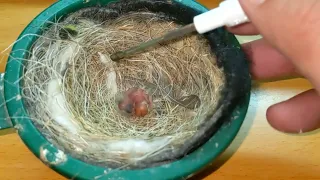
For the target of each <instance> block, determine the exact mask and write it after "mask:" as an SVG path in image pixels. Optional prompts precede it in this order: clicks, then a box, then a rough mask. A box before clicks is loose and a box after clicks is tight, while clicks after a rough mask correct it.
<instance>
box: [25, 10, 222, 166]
mask: <svg viewBox="0 0 320 180" xmlns="http://www.w3.org/2000/svg"><path fill="white" fill-rule="evenodd" d="M178 27H180V25H178V24H176V23H174V22H173V21H170V20H167V19H164V18H162V17H161V16H158V15H157V14H154V13H151V12H137V13H128V14H124V15H121V16H119V17H117V18H115V19H112V20H111V19H110V20H107V21H104V22H103V23H97V22H96V21H94V20H92V19H89V18H84V17H80V16H79V17H78V16H77V13H75V14H74V15H70V17H69V18H67V19H66V20H64V21H61V22H56V23H52V25H51V26H50V28H48V29H46V30H45V32H44V33H43V34H42V35H41V36H39V38H38V39H37V40H36V42H35V44H34V45H33V47H32V49H31V50H30V56H29V58H28V59H26V60H25V61H27V63H26V64H25V71H24V75H23V80H24V81H23V98H24V99H25V103H26V107H27V110H28V113H29V115H30V117H31V118H32V119H33V121H34V122H35V123H36V124H37V126H38V127H39V129H41V131H42V133H43V134H44V135H45V136H46V137H47V138H48V139H49V140H50V141H52V142H53V143H55V144H56V145H58V146H59V147H61V148H62V149H64V150H65V151H66V152H70V153H71V154H72V155H74V156H76V157H79V158H81V159H84V160H85V161H93V162H96V163H102V164H103V163H105V164H113V166H117V167H119V166H120V165H121V166H123V165H124V164H132V163H137V162H138V161H140V160H143V159H146V158H150V157H152V156H153V155H155V154H159V153H161V152H162V151H164V150H165V149H166V148H179V146H181V145H182V144H184V142H185V141H186V140H188V139H190V138H191V137H192V136H193V135H194V134H195V133H196V132H197V130H198V126H199V124H201V123H202V122H203V121H204V120H205V118H206V116H207V115H208V114H210V113H212V112H213V111H214V109H215V108H216V106H217V104H218V101H219V100H220V92H221V89H222V88H223V86H224V73H223V71H222V70H221V69H219V68H218V67H217V65H216V59H215V56H214V54H212V53H211V52H210V47H209V44H208V42H207V40H206V39H205V38H203V37H201V36H199V35H196V34H193V35H190V36H188V37H184V38H182V39H179V40H176V41H172V42H170V43H167V44H162V45H159V46H158V47H155V48H152V49H149V50H148V51H145V52H142V53H139V54H136V55H133V56H131V57H128V58H125V59H122V60H120V61H119V62H113V61H112V60H111V59H110V55H111V54H112V53H114V52H116V51H119V50H124V49H126V48H128V47H132V46H135V45H138V44H139V43H141V42H144V41H147V40H150V39H152V38H155V37H159V36H161V35H162V34H164V33H165V32H168V31H169V30H173V29H175V28H178Z"/></svg>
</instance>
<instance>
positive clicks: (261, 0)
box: [249, 0, 265, 5]
mask: <svg viewBox="0 0 320 180" xmlns="http://www.w3.org/2000/svg"><path fill="white" fill-rule="evenodd" d="M249 2H250V3H251V4H253V5H261V4H263V3H264V2H265V0H249Z"/></svg>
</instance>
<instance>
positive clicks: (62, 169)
mask: <svg viewBox="0 0 320 180" xmlns="http://www.w3.org/2000/svg"><path fill="white" fill-rule="evenodd" d="M177 1H178V2H180V3H183V4H185V5H187V6H189V7H192V8H195V9H198V10H200V11H203V12H205V11H207V9H206V8H205V7H204V6H202V5H200V4H199V3H197V2H194V1H193V0H177ZM109 2H111V1H110V0H100V1H99V3H100V4H101V5H103V4H107V3H109ZM96 3H97V1H94V0H91V1H89V2H87V1H83V0H61V1H58V2H56V3H55V4H53V5H51V6H50V7H48V8H47V9H45V10H44V11H43V12H42V13H40V14H39V15H38V16H37V17H36V18H34V20H33V21H32V22H31V23H30V24H29V25H28V26H27V27H26V28H25V29H24V31H23V32H22V33H21V34H20V36H19V38H18V39H19V41H18V42H17V43H16V44H15V45H14V46H13V48H12V52H11V54H10V55H11V56H10V58H9V59H8V63H7V66H6V72H5V73H4V79H1V82H0V83H1V84H0V87H4V88H3V90H4V97H3V96H1V98H2V99H0V100H1V104H3V106H1V108H0V115H1V117H2V118H1V121H0V129H4V128H8V127H13V126H14V127H15V128H16V129H17V132H18V134H19V136H20V137H21V139H22V140H23V142H24V143H25V144H26V146H27V147H28V148H29V149H30V150H31V151H32V152H33V153H34V154H35V155H36V156H37V157H38V158H39V159H40V160H41V161H42V162H43V163H45V164H46V165H48V166H49V167H50V168H52V169H53V170H55V171H57V172H58V173H60V174H61V175H63V176H65V177H67V178H69V179H86V180H88V179H113V178H115V179H147V178H150V177H152V179H184V178H187V177H190V176H191V175H192V174H194V173H197V172H198V171H199V170H201V169H202V168H204V167H205V166H206V165H208V164H209V163H211V161H212V160H213V159H215V158H216V157H217V156H218V155H220V154H221V153H222V152H223V151H224V150H225V149H226V148H227V147H228V146H229V145H230V144H231V142H232V141H233V139H234V137H235V136H236V135H237V133H238V131H239V129H240V127H241V125H242V123H243V120H244V119H245V116H246V113H247V109H248V104H249V100H250V93H248V94H247V95H246V96H245V97H244V98H243V99H242V100H241V102H240V103H239V104H238V105H237V107H236V108H235V109H234V111H233V113H232V117H233V121H232V123H231V124H229V125H226V126H223V127H222V128H221V129H220V130H219V131H218V132H217V133H216V134H215V135H214V136H213V137H212V138H211V139H210V140H209V141H208V142H206V143H205V144H204V145H203V146H202V147H201V148H199V149H197V150H195V151H194V152H193V153H191V154H189V155H188V156H186V157H184V158H182V159H180V160H177V161H174V162H172V163H170V164H166V165H162V166H157V167H153V168H147V169H142V170H114V169H109V168H104V167H100V166H94V165H90V164H87V163H85V162H82V161H80V160H78V159H75V158H73V157H71V156H69V155H67V154H64V153H63V152H62V151H61V150H59V149H58V148H57V147H56V146H54V145H53V144H51V143H50V142H49V141H47V140H46V139H45V138H44V136H43V135H42V134H41V133H40V132H39V131H38V130H37V129H36V127H35V126H34V125H33V123H32V121H31V120H30V118H29V117H28V114H27V112H26V109H25V108H24V105H23V100H22V99H21V95H20V94H21V89H20V88H21V87H20V83H19V81H20V77H21V75H22V73H23V65H22V64H21V62H20V61H19V60H18V59H19V57H20V58H21V57H24V55H25V54H24V52H23V51H19V49H20V50H21V49H30V45H31V43H32V42H33V41H34V40H35V39H36V37H35V36H29V35H30V34H39V33H40V32H41V27H44V26H46V24H45V22H46V21H48V20H53V19H54V18H55V17H60V16H63V15H66V14H68V13H70V12H73V11H75V10H77V9H79V8H83V7H87V6H92V5H94V4H96ZM229 36H230V39H233V42H232V43H233V44H235V45H237V46H238V47H239V48H240V44H239V42H238V41H237V39H236V38H235V36H233V35H231V34H230V35H229ZM1 77H3V76H1ZM3 81H4V82H3ZM2 83H3V85H2ZM1 91H2V89H1ZM1 95H2V94H1ZM8 114H9V115H10V116H8ZM8 117H11V119H9V118H8ZM226 134H227V135H228V136H226Z"/></svg>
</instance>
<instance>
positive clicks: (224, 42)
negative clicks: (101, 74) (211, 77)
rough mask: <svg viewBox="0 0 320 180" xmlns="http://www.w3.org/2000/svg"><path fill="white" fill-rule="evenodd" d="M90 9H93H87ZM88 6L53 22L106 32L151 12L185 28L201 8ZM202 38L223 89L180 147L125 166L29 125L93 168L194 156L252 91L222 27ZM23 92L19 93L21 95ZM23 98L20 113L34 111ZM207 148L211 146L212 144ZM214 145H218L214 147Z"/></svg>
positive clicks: (133, 4)
mask: <svg viewBox="0 0 320 180" xmlns="http://www.w3.org/2000/svg"><path fill="white" fill-rule="evenodd" d="M106 2H107V1H104V3H106ZM191 4H192V3H191ZM91 5H93V6H92V7H90V6H91ZM194 5H195V4H194ZM86 6H88V7H86V8H83V9H80V10H79V9H73V10H72V11H73V12H74V14H70V12H69V13H67V14H66V15H65V16H63V17H59V18H57V19H59V22H62V23H63V22H68V23H66V24H64V25H68V24H70V22H72V23H73V25H79V24H81V23H80V22H79V19H85V20H91V21H92V22H94V25H102V27H105V28H108V26H107V25H106V24H107V23H106V22H110V21H113V20H117V19H118V18H119V17H123V16H124V15H128V14H130V13H138V14H140V15H142V16H143V14H145V15H146V17H150V14H152V17H153V18H154V17H156V18H158V19H160V20H162V21H166V22H174V24H177V25H186V24H189V23H192V20H193V17H194V16H195V15H197V14H199V13H201V10H199V9H197V8H192V7H191V6H188V5H185V4H182V3H179V2H175V1H164V0H163V1H162V0H161V1H148V0H145V1H117V2H112V3H107V5H101V6H97V4H96V3H93V4H90V3H88V4H87V5H86ZM154 15H155V16H154ZM75 17H76V18H75ZM55 24H56V23H55ZM55 24H54V23H48V24H46V25H45V26H43V29H42V34H45V33H46V32H49V31H50V28H51V31H52V30H53V29H55V28H52V27H53V26H55ZM56 27H57V29H58V31H59V32H61V30H65V29H63V28H61V29H59V28H58V26H56ZM76 31H77V30H76ZM72 32H73V31H67V35H68V37H61V34H59V38H60V40H62V41H69V40H70V39H68V38H72ZM77 33H78V32H77ZM199 37H200V36H199ZM203 37H204V38H205V40H206V41H203V43H204V44H206V45H207V46H208V48H210V50H211V54H210V56H211V57H212V58H211V60H212V61H214V63H213V64H214V65H215V66H216V67H217V68H218V69H220V70H221V72H223V74H222V75H223V77H222V79H223V85H222V86H221V87H223V88H222V89H219V98H218V100H217V102H216V104H215V105H214V106H212V107H211V106H210V107H207V109H211V111H208V113H207V114H205V116H204V117H203V119H202V121H201V122H200V123H199V124H197V128H196V129H197V131H196V132H194V133H193V134H192V136H190V137H189V138H187V139H185V141H184V142H183V143H182V144H180V145H179V146H178V148H175V147H173V146H168V147H167V148H164V149H163V150H161V151H160V152H157V153H153V154H152V156H149V157H148V158H140V159H139V160H135V161H132V162H129V163H128V162H127V161H125V162H122V161H109V162H108V161H104V160H103V159H104V158H105V157H100V158H93V156H91V154H89V155H88V154H84V153H83V151H78V152H77V151H76V149H75V147H73V149H72V148H70V147H65V146H64V142H61V139H63V138H61V136H64V135H63V134H62V131H61V132H59V129H57V132H58V133H57V132H52V131H51V132H50V131H48V128H47V126H45V125H44V124H45V123H42V124H41V123H39V121H38V120H35V119H33V120H32V121H33V123H34V124H35V125H36V126H37V128H38V130H39V131H40V132H41V134H42V135H43V136H45V137H46V139H48V140H49V141H50V143H53V144H54V145H55V146H57V147H58V148H59V149H61V150H63V152H65V153H67V154H70V155H71V156H72V157H75V158H77V159H80V160H82V161H84V162H88V163H90V164H93V165H98V166H106V167H111V168H115V169H143V168H151V167H157V166H160V165H165V164H168V163H170V164H172V163H173V162H176V161H179V160H180V159H181V158H183V157H185V158H186V155H191V154H192V152H194V151H195V150H198V149H199V148H200V149H202V148H203V147H204V144H205V143H206V142H208V141H210V140H211V139H212V137H213V136H218V135H217V133H219V130H221V129H223V128H228V126H230V125H231V124H232V123H233V121H236V120H237V119H238V118H239V116H243V113H244V114H245V112H240V111H239V106H242V108H244V110H246V108H247V105H246V103H247V101H248V98H247V97H248V94H249V91H250V77H249V71H248V65H247V61H246V58H245V56H244V54H243V52H242V51H241V49H240V47H239V44H238V43H237V41H236V39H235V37H234V36H233V35H231V34H229V33H228V32H226V31H225V30H223V29H218V30H215V31H212V32H209V33H207V34H205V35H203ZM37 38H38V37H37ZM34 40H36V39H34ZM41 43H43V44H42V45H43V46H45V43H46V42H44V41H43V42H41ZM41 43H40V44H41ZM38 44H39V41H38ZM30 45H31V43H30ZM34 47H35V46H34V44H33V46H30V51H29V52H32V48H34ZM27 55H28V56H27ZM32 55H34V54H32V53H26V55H25V56H24V58H25V59H29V61H28V60H27V61H26V62H22V64H24V67H26V69H24V72H23V71H21V72H20V73H19V74H20V75H21V77H23V75H24V74H25V73H26V72H27V71H28V68H29V69H30V67H32V65H34V64H32V63H30V62H31V61H30V57H32ZM38 55H39V54H38ZM14 57H15V56H12V57H11V59H9V62H8V66H7V70H8V69H10V68H12V67H13V66H14V62H11V61H12V60H14V61H17V59H18V61H22V60H21V58H20V59H19V58H17V59H14ZM100 58H101V57H100ZM168 61H170V59H168ZM133 63H135V62H133ZM30 64H31V66H30ZM20 65H21V64H20ZM60 66H61V65H60ZM59 68H60V67H59ZM60 69H61V68H60ZM21 70H22V69H21ZM66 72H68V70H66ZM34 76H37V74H34ZM21 77H19V78H18V79H21V80H22V81H21V82H19V83H20V86H22V89H23V90H25V89H26V88H25V84H26V80H25V79H23V78H21ZM5 78H6V80H7V82H9V83H7V87H10V88H12V89H15V86H13V85H12V83H10V81H11V82H13V81H14V82H16V80H15V79H14V78H12V79H11V80H10V76H9V75H8V74H6V77H5ZM33 78H35V77H33ZM46 85H48V84H46ZM9 90H10V89H9V88H8V89H6V90H5V93H6V96H9V97H10V96H12V95H13V94H14V92H15V91H11V92H9ZM23 90H22V92H24V91H23ZM22 94H23V99H22V101H24V102H23V103H24V104H25V107H26V110H25V109H24V110H23V111H26V112H28V111H29V110H30V109H32V107H35V106H32V103H30V102H28V100H27V97H28V96H29V97H30V96H31V95H30V93H29V94H28V93H25V94H24V93H22ZM15 96H16V94H15ZM15 96H14V97H15ZM33 96H35V95H34V94H33ZM10 103H11V102H8V111H9V113H10V114H13V112H14V110H13V108H10V107H13V106H10ZM15 103H17V102H15ZM11 104H12V103H11ZM12 105H13V104H12ZM29 114H30V113H29ZM31 119H32V117H31ZM13 121H14V123H15V124H16V125H19V124H21V122H20V120H14V119H13ZM84 121H85V119H84ZM241 122H242V120H241ZM241 122H240V124H241ZM51 130H52V129H51ZM236 131H237V130H235V131H233V132H234V133H236ZM220 132H221V131H220ZM19 133H23V132H22V131H21V132H19ZM52 134H59V135H60V137H58V138H57V137H53V136H52ZM234 135H235V134H226V135H225V141H229V142H226V143H224V145H222V148H225V147H226V146H227V145H228V144H229V143H230V140H231V139H232V138H233V137H232V136H234ZM222 141H223V140H222ZM25 142H26V141H25ZM124 145H125V144H124ZM211 147H212V148H214V147H213V146H211ZM215 147H217V146H216V145H215ZM40 149H41V148H40ZM42 149H43V147H42ZM84 151H86V150H84ZM88 151H89V150H88ZM58 152H59V151H58ZM41 153H42V154H41ZM91 153H94V152H91ZM190 153H191V154H190ZM198 153H199V152H198ZM37 155H38V156H39V157H40V158H41V156H43V155H46V154H43V151H42V152H41V150H40V152H39V154H37ZM216 155H217V154H216ZM208 157H210V155H209V154H208ZM199 159H200V157H199ZM42 160H43V159H42ZM209 161H210V159H207V160H205V161H204V162H202V163H201V164H205V163H208V162H209ZM58 164H60V163H58ZM51 165H57V164H51Z"/></svg>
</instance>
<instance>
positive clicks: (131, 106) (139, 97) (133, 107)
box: [118, 88, 152, 117]
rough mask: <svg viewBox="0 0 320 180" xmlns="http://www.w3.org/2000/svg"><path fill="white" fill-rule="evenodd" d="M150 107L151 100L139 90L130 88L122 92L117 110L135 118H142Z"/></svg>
mask: <svg viewBox="0 0 320 180" xmlns="http://www.w3.org/2000/svg"><path fill="white" fill-rule="evenodd" d="M151 107H152V99H151V96H149V95H148V94H147V93H146V92H145V91H144V90H143V89H141V88H130V89H129V90H127V91H126V92H124V94H123V97H122V99H121V100H120V101H119V103H118V108H119V109H120V110H121V111H124V112H126V113H128V114H131V115H134V116H136V117H144V116H145V115H147V114H148V112H149V110H150V109H151Z"/></svg>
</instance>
